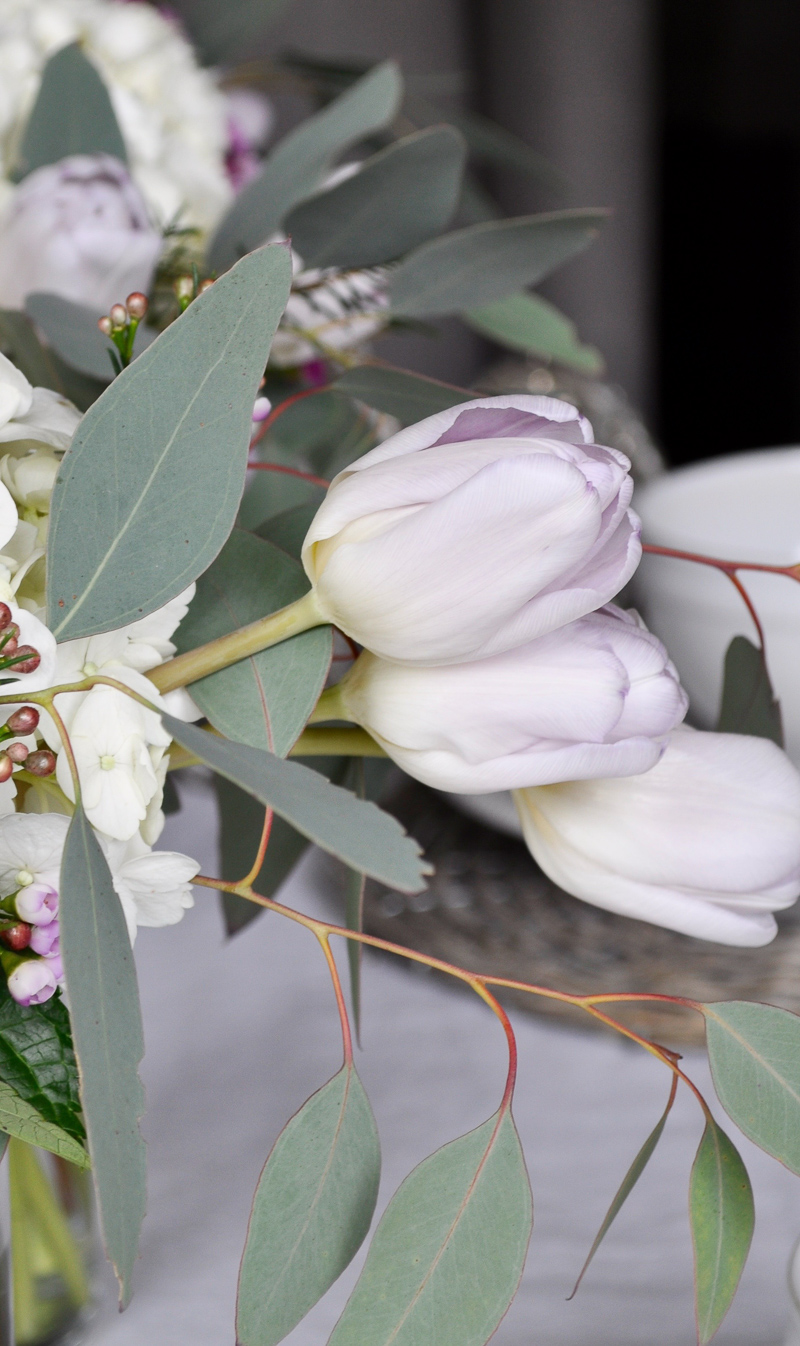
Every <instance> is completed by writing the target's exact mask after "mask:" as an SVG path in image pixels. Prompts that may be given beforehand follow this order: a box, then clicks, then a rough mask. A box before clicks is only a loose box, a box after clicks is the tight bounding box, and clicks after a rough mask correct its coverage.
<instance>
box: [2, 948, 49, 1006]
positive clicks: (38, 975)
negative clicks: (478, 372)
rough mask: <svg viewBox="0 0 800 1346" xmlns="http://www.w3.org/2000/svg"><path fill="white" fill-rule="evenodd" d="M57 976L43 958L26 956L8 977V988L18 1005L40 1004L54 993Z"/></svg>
mask: <svg viewBox="0 0 800 1346" xmlns="http://www.w3.org/2000/svg"><path fill="white" fill-rule="evenodd" d="M57 985H58V978H57V977H56V975H55V973H54V972H53V969H52V968H51V967H50V966H49V965H48V963H47V961H46V960H45V959H44V958H26V959H25V962H24V963H20V964H18V966H17V967H15V968H14V971H13V972H12V973H11V976H10V977H9V979H8V989H9V992H10V994H11V995H12V997H13V998H14V1000H16V1002H17V1004H18V1005H41V1004H42V1003H43V1001H45V1000H49V999H50V997H51V996H52V995H54V993H55V990H56V987H57Z"/></svg>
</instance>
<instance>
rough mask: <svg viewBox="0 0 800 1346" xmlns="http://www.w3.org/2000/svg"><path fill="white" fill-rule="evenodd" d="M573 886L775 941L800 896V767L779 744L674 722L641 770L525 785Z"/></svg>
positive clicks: (535, 850)
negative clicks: (653, 760) (652, 761)
mask: <svg viewBox="0 0 800 1346" xmlns="http://www.w3.org/2000/svg"><path fill="white" fill-rule="evenodd" d="M515 802H516V804H517V809H518V811H519V816H520V821H521V823H522V828H523V832H524V835H525V840H526V842H527V844H528V847H529V849H530V851H531V853H532V854H533V856H534V858H535V859H536V860H537V862H538V863H539V864H540V865H541V867H542V869H543V870H544V871H545V873H546V874H548V875H549V876H550V878H551V879H553V880H554V882H556V883H558V884H560V885H561V887H562V888H564V889H566V891H567V892H569V893H573V894H574V895H575V896H576V897H580V898H582V899H583V900H584V901H585V902H591V903H593V904H594V905H595V906H598V907H604V908H606V910H608V911H615V912H618V913H619V914H620V915H623V916H632V917H635V918H636V919H638V920H640V921H650V922H652V923H653V924H654V925H664V926H667V928H668V929H671V930H678V931H680V932H681V933H683V934H685V935H695V936H696V937H697V938H699V939H709V940H716V941H717V942H718V943H720V944H735V945H741V946H754V947H755V946H758V945H761V944H768V943H769V941H770V940H771V939H772V938H773V937H774V935H775V932H776V929H777V927H776V924H775V919H774V917H773V915H772V913H773V912H774V911H779V910H781V909H782V908H783V907H788V906H791V904H792V903H793V902H794V901H795V900H796V898H797V897H798V894H800V775H798V773H797V771H796V770H795V768H794V767H793V766H792V764H791V762H790V761H789V759H788V757H786V755H785V754H784V753H783V752H781V750H780V748H777V747H776V746H775V744H774V743H770V742H768V741H767V740H766V739H762V738H750V737H746V736H744V735H739V734H711V733H700V732H698V731H697V730H694V729H689V728H688V727H681V728H679V729H676V730H675V731H674V732H673V734H672V736H671V738H670V741H669V745H668V747H667V750H666V752H665V753H664V756H663V757H662V758H661V761H660V762H659V763H658V764H657V766H654V767H653V768H652V770H651V771H648V772H647V773H646V774H645V775H642V776H628V777H624V778H620V779H616V780H587V781H570V782H567V783H565V784H561V785H545V786H539V787H537V788H534V789H526V790H518V791H516V792H515Z"/></svg>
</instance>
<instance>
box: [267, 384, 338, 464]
mask: <svg viewBox="0 0 800 1346" xmlns="http://www.w3.org/2000/svg"><path fill="white" fill-rule="evenodd" d="M329 392H330V384H328V383H323V385H322V387H320V388H304V389H303V390H302V392H299V393H292V395H291V397H285V398H284V400H283V401H282V402H279V403H278V405H277V407H273V408H272V411H271V412H270V413H269V415H268V416H267V417H266V419H265V420H263V421H262V422H261V425H260V426H259V427H258V429H257V430H256V433H255V434H254V435H253V438H252V439H251V440H250V448H251V449H252V448H253V447H254V445H256V444H259V443H260V442H261V440H262V439H263V438H264V436H265V434H266V433H267V431H268V430H269V429H270V428H271V426H273V425H274V424H275V422H276V421H277V419H278V417H279V416H282V415H283V413H284V411H288V410H289V408H290V407H293V406H294V404H295V402H300V401H302V399H303V398H304V397H315V396H316V394H317V393H329Z"/></svg>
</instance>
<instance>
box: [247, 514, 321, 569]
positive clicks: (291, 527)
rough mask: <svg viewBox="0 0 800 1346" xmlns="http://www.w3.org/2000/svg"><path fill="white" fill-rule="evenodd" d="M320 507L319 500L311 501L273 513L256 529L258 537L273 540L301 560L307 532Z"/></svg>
mask: <svg viewBox="0 0 800 1346" xmlns="http://www.w3.org/2000/svg"><path fill="white" fill-rule="evenodd" d="M318 509H319V504H318V503H317V501H309V503H308V504H306V505H294V506H293V508H292V509H285V510H283V511H282V512H281V513H280V514H273V515H272V517H271V518H269V519H265V520H264V522H263V523H262V524H260V525H259V527H258V528H256V529H255V530H254V531H255V533H256V534H257V536H258V537H263V538H266V540H267V542H272V543H274V545H275V546H276V547H280V548H281V550H282V551H285V552H286V554H287V556H293V557H294V559H295V560H296V561H299V560H300V553H301V551H302V549H303V543H304V542H305V537H306V533H307V532H308V530H309V528H310V527H311V520H312V519H313V518H314V515H315V514H316V512H317V510H318Z"/></svg>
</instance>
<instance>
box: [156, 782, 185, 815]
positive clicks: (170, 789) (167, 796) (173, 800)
mask: <svg viewBox="0 0 800 1346" xmlns="http://www.w3.org/2000/svg"><path fill="white" fill-rule="evenodd" d="M161 809H162V812H163V813H165V814H166V816H167V817H168V818H169V817H170V815H171V814H173V813H180V811H181V799H180V795H179V794H178V790H177V786H176V785H175V778H174V776H171V775H169V774H167V778H166V780H165V781H164V794H163V797H162V800H161Z"/></svg>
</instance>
